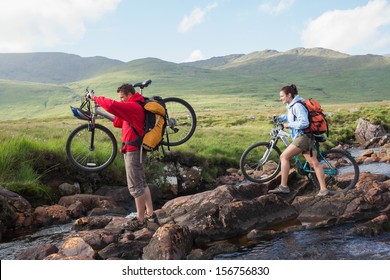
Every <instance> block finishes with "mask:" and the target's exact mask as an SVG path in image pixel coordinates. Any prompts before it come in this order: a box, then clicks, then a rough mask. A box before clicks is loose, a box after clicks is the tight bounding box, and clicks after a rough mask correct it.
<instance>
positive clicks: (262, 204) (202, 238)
mask: <svg viewBox="0 0 390 280" xmlns="http://www.w3.org/2000/svg"><path fill="white" fill-rule="evenodd" d="M257 189H258V188H257ZM257 194H258V192H253V193H252V195H251V193H250V192H249V191H248V190H245V191H243V189H240V188H237V187H233V186H220V187H217V188H216V189H214V190H212V191H206V192H203V193H198V194H195V195H191V196H185V197H178V198H176V199H173V200H171V201H169V202H167V203H166V204H165V205H164V206H163V207H162V209H161V210H162V211H164V212H165V213H166V215H168V216H171V217H172V218H173V220H174V221H175V223H177V224H179V225H181V226H187V227H188V228H189V229H190V231H191V232H192V233H193V235H194V237H195V241H196V242H197V243H204V242H210V241H213V240H222V239H227V238H231V237H235V236H238V235H241V234H243V233H244V232H246V231H248V230H250V229H253V228H256V227H265V226H270V225H275V224H278V223H282V222H285V221H288V220H292V219H295V218H296V217H297V216H298V213H297V212H296V210H295V209H294V207H292V206H290V205H289V204H288V203H286V202H285V201H284V200H283V199H281V198H279V197H278V196H276V195H265V196H260V197H257Z"/></svg>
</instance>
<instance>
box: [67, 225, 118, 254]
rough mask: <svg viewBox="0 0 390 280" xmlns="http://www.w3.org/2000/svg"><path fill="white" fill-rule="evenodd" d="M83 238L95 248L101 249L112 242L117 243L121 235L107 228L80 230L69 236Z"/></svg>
mask: <svg viewBox="0 0 390 280" xmlns="http://www.w3.org/2000/svg"><path fill="white" fill-rule="evenodd" d="M74 237H79V238H82V239H83V240H84V241H85V242H86V243H87V244H88V245H89V246H91V247H92V249H93V250H101V249H103V248H105V247H106V246H107V245H109V244H111V243H116V242H117V241H118V239H119V237H120V235H119V234H118V233H116V232H112V231H110V230H107V229H95V230H86V231H79V232H77V233H74V234H72V235H70V236H69V237H68V238H74Z"/></svg>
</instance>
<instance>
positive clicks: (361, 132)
mask: <svg viewBox="0 0 390 280" xmlns="http://www.w3.org/2000/svg"><path fill="white" fill-rule="evenodd" d="M385 134H386V131H385V129H384V128H383V126H382V125H381V124H379V125H374V124H372V123H370V122H368V121H367V120H364V119H362V118H359V119H358V124H357V127H356V130H355V138H356V140H357V141H358V142H359V143H360V144H362V145H365V144H366V142H367V141H371V140H372V139H374V138H376V137H382V136H384V135H385Z"/></svg>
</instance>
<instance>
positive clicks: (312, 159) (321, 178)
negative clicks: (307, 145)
mask: <svg viewBox="0 0 390 280" xmlns="http://www.w3.org/2000/svg"><path fill="white" fill-rule="evenodd" d="M303 156H304V157H305V159H306V160H307V161H308V162H309V164H310V166H311V167H313V169H314V171H315V173H316V176H317V179H318V182H319V183H320V190H321V191H325V190H326V184H325V174H324V169H323V168H322V166H321V164H320V163H319V162H318V159H317V155H316V152H315V150H314V149H313V150H312V153H311V156H310V152H305V153H304V154H303Z"/></svg>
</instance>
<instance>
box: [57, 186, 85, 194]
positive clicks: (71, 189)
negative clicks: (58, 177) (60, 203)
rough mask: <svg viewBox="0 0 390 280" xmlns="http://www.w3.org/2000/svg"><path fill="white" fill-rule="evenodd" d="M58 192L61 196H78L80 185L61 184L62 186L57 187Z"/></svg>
mask: <svg viewBox="0 0 390 280" xmlns="http://www.w3.org/2000/svg"><path fill="white" fill-rule="evenodd" d="M58 190H59V192H60V194H61V196H66V195H74V194H79V193H80V184H78V183H75V184H73V185H72V184H69V183H63V184H61V185H59V186H58Z"/></svg>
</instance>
